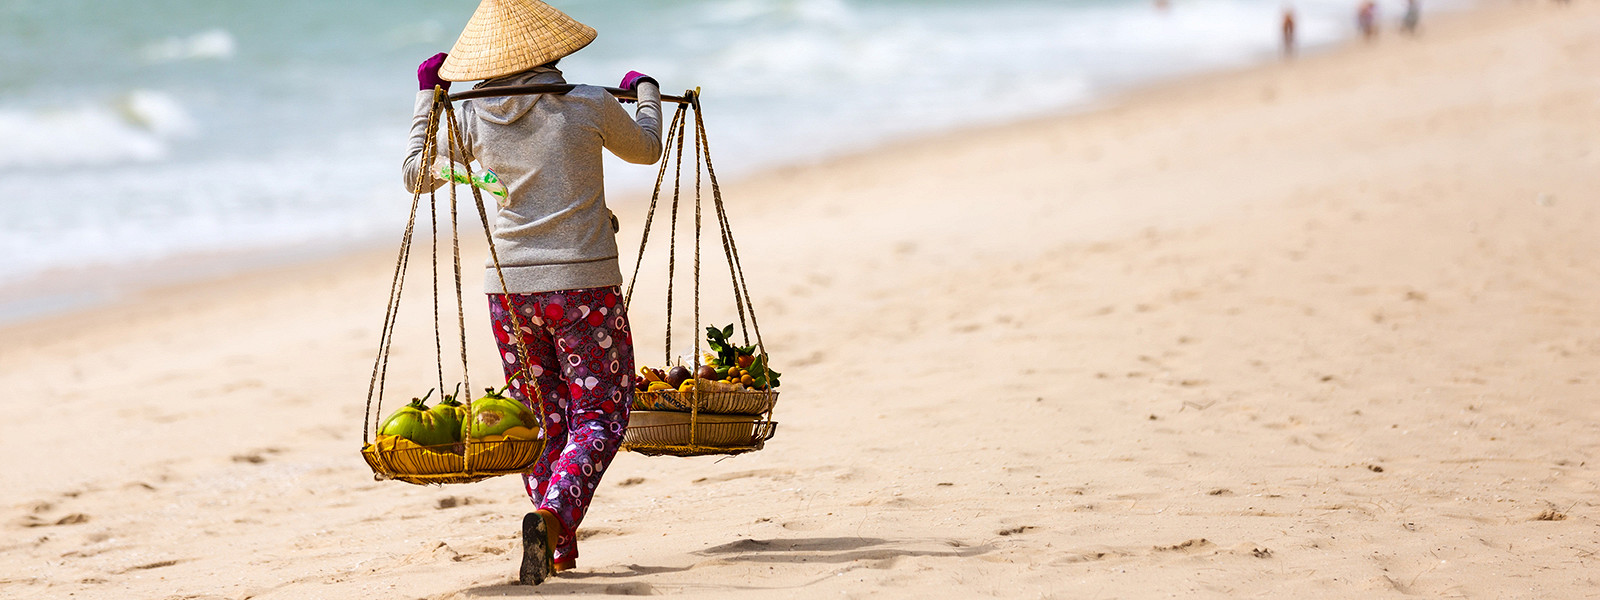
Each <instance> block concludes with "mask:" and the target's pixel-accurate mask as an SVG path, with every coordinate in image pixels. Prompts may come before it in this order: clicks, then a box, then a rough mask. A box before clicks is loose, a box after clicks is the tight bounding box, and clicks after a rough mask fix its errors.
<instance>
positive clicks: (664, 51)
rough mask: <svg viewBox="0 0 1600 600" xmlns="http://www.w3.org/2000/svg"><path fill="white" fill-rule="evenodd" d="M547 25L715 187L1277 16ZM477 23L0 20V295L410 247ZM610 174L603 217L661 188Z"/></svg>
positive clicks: (112, 15) (99, 1) (1181, 66)
mask: <svg viewBox="0 0 1600 600" xmlns="http://www.w3.org/2000/svg"><path fill="white" fill-rule="evenodd" d="M1428 1H1429V3H1428V5H1427V6H1425V8H1427V9H1429V10H1430V11H1431V10H1433V9H1437V8H1444V7H1446V5H1444V4H1443V2H1455V3H1461V2H1465V1H1466V0H1428ZM551 3H552V4H553V5H555V6H557V7H559V8H561V9H563V10H565V11H567V12H568V13H569V14H571V15H573V16H574V17H576V18H578V19H579V20H581V21H583V22H585V23H588V24H590V25H592V26H594V27H595V28H596V29H598V30H599V31H600V37H599V39H598V40H596V41H595V42H594V44H592V45H591V46H590V47H589V48H587V49H585V50H583V51H582V52H579V53H578V54H576V55H573V56H571V57H569V58H567V59H565V60H563V61H562V62H561V68H562V69H563V70H564V71H565V72H566V74H567V77H568V79H569V81H574V82H582V83H592V84H600V85H616V83H617V81H618V80H619V79H620V78H621V76H622V74H623V73H626V72H627V71H629V70H638V71H642V72H645V73H648V74H650V75H652V76H654V77H656V78H657V79H659V80H660V81H661V83H662V87H663V88H664V90H665V91H667V92H669V93H673V92H677V91H679V90H683V89H687V88H692V87H696V86H699V87H702V88H703V92H704V96H703V104H704V107H705V111H706V119H707V126H708V129H709V131H710V135H711V139H712V141H713V143H714V145H713V151H714V152H715V156H716V157H717V158H718V167H719V171H720V172H721V173H722V174H723V175H724V176H730V175H733V176H736V175H738V174H740V173H748V172H751V171H752V170H754V169H759V168H761V167H764V166H770V165H776V164H782V163H786V162H794V161H803V160H810V159H814V158H817V157H821V156H826V155H829V154H833V153H839V152H845V151H852V150H857V149H861V148H865V147H870V146H871V145H873V144H877V143H882V142H884V141H888V140H893V139H896V138H901V137H904V136H912V135H922V134H927V133H930V132H936V131H939V130H943V129H948V128H954V127H965V126H972V125H979V124H984V123H996V122H1003V121H1007V120H1014V119H1018V118H1023V117H1027V116H1032V115H1038V114H1044V113H1050V112H1053V111H1062V110H1066V109H1070V108H1072V107H1075V106H1083V105H1084V104H1085V103H1088V102H1092V101H1093V100H1095V99H1096V98H1100V97H1104V95H1105V94H1107V93H1109V92H1113V91H1116V90H1119V89H1125V88H1127V87H1128V86H1132V85H1137V84H1140V83H1143V82H1149V81H1152V80H1157V79H1160V78H1164V77H1171V76H1175V75H1181V74H1189V73H1196V72H1201V71H1205V70H1214V69H1224V68H1232V67H1238V66H1242V65H1247V64H1250V63H1252V62H1259V61H1266V60H1273V59H1275V58H1276V57H1277V53H1278V43H1279V37H1278V36H1279V29H1278V24H1279V20H1280V18H1281V14H1282V10H1283V7H1284V6H1286V5H1287V4H1286V3H1285V2H1284V1H1283V0H1170V5H1169V6H1168V7H1167V8H1165V9H1161V8H1158V7H1157V6H1156V4H1155V3H1154V1H1153V0H1056V1H1049V0H972V1H964V2H963V1H955V0H670V1H669V0H554V1H552V2H551ZM476 4H477V2H476V1H475V0H339V1H336V2H330V1H328V0H229V1H227V2H217V1H215V0H142V1H141V0H127V1H117V2H106V1H104V0H0V288H4V287H5V286H7V285H10V286H12V287H13V288H16V287H17V286H27V285H31V283H29V282H34V281H40V280H41V278H44V279H47V278H48V275H49V274H51V273H57V272H62V271H64V270H65V271H74V272H80V273H81V272H83V271H84V270H86V269H87V270H90V271H92V270H94V269H111V270H115V269H117V268H119V267H123V266H126V265H133V264H146V265H147V264H150V263H152V262H153V263H158V264H159V263H160V262H161V261H163V260H171V259H172V258H173V257H181V256H193V255H203V254H217V253H229V254H238V253H251V252H254V253H257V254H260V255H272V254H283V253H286V252H287V251H288V249H302V250H303V249H304V248H312V247H325V248H342V247H351V246H359V245H363V244H370V243H372V242H374V241H376V240H378V239H388V238H390V237H397V236H398V232H399V230H400V225H401V224H402V223H403V222H404V218H405V208H404V207H405V206H407V204H408V202H409V194H407V193H406V192H405V191H404V190H403V189H402V188H401V184H400V169H399V165H400V159H401V157H402V154H403V152H404V149H405V142H406V134H407V130H408V126H409V119H410V117H411V111H412V105H413V101H414V98H415V94H416V91H417V90H416V87H415V81H416V80H415V75H414V73H415V68H416V65H417V63H418V62H420V61H421V60H422V59H424V58H427V57H428V56H430V55H432V54H433V53H435V52H440V51H446V50H448V49H449V47H450V45H451V44H452V43H453V42H454V40H455V37H456V35H457V33H458V32H459V31H460V29H461V27H462V26H463V25H464V24H465V22H466V20H467V18H468V16H469V15H470V14H471V13H472V11H473V8H474V7H475V6H476ZM1292 4H1293V5H1294V6H1295V8H1296V11H1297V13H1298V17H1299V19H1298V20H1299V25H1300V27H1299V30H1300V39H1301V41H1302V44H1303V45H1304V46H1305V47H1308V48H1313V49H1314V48H1316V47H1319V46H1326V45H1328V44H1330V43H1333V42H1336V41H1338V40H1341V39H1345V38H1348V37H1350V36H1351V35H1352V32H1353V30H1354V18H1353V17H1354V14H1355V5H1356V1H1355V0H1294V1H1293V2H1292ZM1381 7H1382V8H1381V10H1382V11H1385V14H1386V15H1387V16H1388V17H1389V20H1392V19H1393V18H1398V16H1399V15H1400V14H1401V12H1402V10H1401V5H1400V4H1399V0H1387V1H1386V2H1385V3H1383V4H1382V5H1381ZM462 85H463V87H465V84H462ZM607 171H608V178H607V179H608V181H607V185H608V187H609V188H611V189H612V190H613V191H616V190H621V189H629V188H638V187H642V186H647V185H649V183H651V182H652V181H653V178H654V173H655V171H654V169H653V168H650V167H636V166H630V165H624V164H622V163H620V162H619V161H612V162H609V163H608V164H607ZM25 295H26V294H24V296H25ZM11 297H13V298H15V297H17V296H16V294H12V296H11ZM53 302H54V301H45V302H44V304H46V305H49V304H52V303H53ZM4 304H5V302H4V298H3V297H0V319H4V318H6V317H7V316H8V310H7V307H6V306H4ZM39 304H40V301H39V299H37V298H35V299H33V302H32V303H31V304H30V306H35V307H37V306H38V305H39ZM10 313H12V315H11V316H14V314H15V313H16V310H11V311H10Z"/></svg>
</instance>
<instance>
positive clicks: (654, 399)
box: [633, 390, 778, 416]
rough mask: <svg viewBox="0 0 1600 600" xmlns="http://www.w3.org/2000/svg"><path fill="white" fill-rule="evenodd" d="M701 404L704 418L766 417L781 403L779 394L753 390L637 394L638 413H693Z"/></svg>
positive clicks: (634, 397)
mask: <svg viewBox="0 0 1600 600" xmlns="http://www.w3.org/2000/svg"><path fill="white" fill-rule="evenodd" d="M697 400H698V402H699V408H700V412H701V414H707V413H709V414H713V415H749V416H759V415H765V414H767V412H769V411H771V410H772V407H773V406H774V405H776V404H777V403H778V392H775V391H757V390H750V391H744V392H700V393H699V395H698V396H697V395H696V394H695V393H694V392H678V391H672V390H664V391H660V392H634V394H633V408H634V409H635V410H670V411H677V412H691V411H693V410H694V409H695V402H696V401H697Z"/></svg>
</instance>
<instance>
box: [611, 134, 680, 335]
mask: <svg viewBox="0 0 1600 600" xmlns="http://www.w3.org/2000/svg"><path fill="white" fill-rule="evenodd" d="M688 110H689V105H687V104H681V105H679V106H678V111H677V112H676V113H674V114H673V115H672V125H670V126H668V127H667V138H666V140H665V141H663V142H662V144H661V146H662V148H663V150H664V151H665V153H664V154H662V156H661V170H660V172H658V173H656V187H655V189H654V191H652V192H651V194H650V209H649V210H647V211H645V213H644V233H643V234H642V235H640V236H639V254H638V258H636V259H635V260H634V262H633V277H632V278H630V279H629V280H628V292H627V293H626V294H624V295H623V300H622V304H623V307H624V308H626V307H627V305H629V304H632V303H633V289H634V286H635V285H637V284H638V283H639V267H640V266H642V265H644V247H645V245H646V244H648V243H650V224H651V223H652V222H653V221H654V220H655V216H656V203H657V201H659V200H660V199H661V184H662V182H664V181H666V179H667V165H668V164H669V163H671V162H672V141H673V140H674V139H676V138H677V137H678V136H677V133H678V130H679V126H678V123H680V122H682V120H683V114H684V113H685V112H687V111H688Z"/></svg>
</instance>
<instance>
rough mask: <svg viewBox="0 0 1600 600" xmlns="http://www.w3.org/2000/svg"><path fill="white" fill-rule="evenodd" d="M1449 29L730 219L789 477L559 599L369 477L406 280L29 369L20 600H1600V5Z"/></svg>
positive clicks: (1455, 21) (38, 351)
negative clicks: (363, 438)
mask: <svg viewBox="0 0 1600 600" xmlns="http://www.w3.org/2000/svg"><path fill="white" fill-rule="evenodd" d="M1426 25H1427V30H1426V31H1425V35H1424V36H1423V37H1422V38H1421V39H1417V40H1409V39H1401V38H1397V37H1389V38H1385V39H1383V40H1381V41H1380V42H1379V43H1377V44H1375V45H1371V46H1366V45H1360V46H1354V47H1349V48H1346V49H1343V50H1340V51H1337V52H1334V53H1331V54H1328V55H1324V56H1318V57H1311V58H1306V59H1303V60H1300V61H1298V62H1296V63H1294V64H1289V65H1275V66H1269V67H1264V68H1258V69H1253V70H1249V71H1247V72H1241V73H1234V74H1227V75H1221V76H1212V77H1205V78H1200V79H1199V80H1196V81H1189V82H1183V83H1180V84H1174V85H1168V86H1163V87H1161V88H1159V89H1153V90H1145V91H1142V92H1139V93H1136V94H1132V95H1130V97H1127V98H1123V99H1120V100H1118V101H1117V102H1114V103H1108V104H1112V105H1113V106H1109V107H1107V108H1105V109H1104V110H1099V111H1096V112H1093V113H1091V114H1083V115H1077V116H1061V117H1056V118H1050V119H1043V120H1038V121H1034V122H1028V123H1022V124H1018V125H1014V126H1007V127H1000V128H992V129H985V130H981V131H969V132H961V133H955V134H949V135H943V136H938V137H934V138H930V139H925V140H919V141H917V142H914V143H905V144H901V145H898V146H894V147H889V148H883V149H880V150H877V151H873V152H868V153H864V154H862V155H859V156H851V157H847V158H842V159H839V160H836V161H833V162H830V163H828V164H822V165H815V166H810V167H797V168H791V169H786V170H782V171H779V172H774V173H769V174H766V175H763V176H760V177H757V178H754V179H751V180H748V181H744V182H740V183H737V184H734V185H731V186H730V188H729V190H728V197H729V199H730V202H731V203H732V205H733V206H732V209H731V210H732V217H733V219H734V225H735V227H736V231H737V232H738V233H739V234H740V237H741V240H742V242H743V254H744V261H745V264H746V265H747V267H748V268H749V269H750V275H751V282H750V283H751V286H752V288H753V289H754V291H755V295H756V297H757V300H758V302H759V306H758V308H760V309H761V310H762V313H761V316H762V317H763V318H764V323H763V324H764V326H765V327H764V333H765V334H766V337H767V340H768V343H769V345H770V346H771V347H772V350H773V352H774V354H775V355H776V356H777V359H778V361H777V366H778V367H779V368H780V369H783V370H784V371H785V372H786V377H785V379H784V383H785V386H784V388H785V392H784V396H783V400H782V402H781V403H780V405H779V409H778V414H777V417H778V419H779V420H780V421H781V422H782V426H781V428H780V430H779V432H778V436H777V437H776V438H775V439H774V440H773V441H772V442H771V443H770V445H769V446H768V448H767V449H766V450H765V451H762V452H758V453H755V454H751V455H746V456H741V457H736V458H731V459H727V460H720V461H719V460H716V459H711V458H701V459H673V458H646V457H642V456H639V455H632V454H624V455H622V456H621V457H620V458H619V459H618V460H617V462H616V464H615V466H614V467H613V469H612V471H611V472H610V474H609V475H608V476H607V478H606V485H605V487H604V489H603V490H602V491H601V492H600V493H599V495H598V497H597V501H596V506H595V508H594V509H593V511H592V512H591V514H590V517H589V519H588V521H587V522H586V523H585V526H584V528H583V530H582V534H583V536H584V537H583V542H582V552H583V554H582V558H581V559H580V569H579V570H578V571H576V572H573V573H571V574H569V575H566V576H563V577H561V578H559V579H557V580H555V581H553V582H551V583H549V584H546V585H544V586H541V587H539V588H523V587H518V586H514V585H510V584H511V582H512V579H513V577H514V571H515V569H514V563H515V560H516V553H517V549H516V540H515V539H514V532H515V530H516V528H517V523H518V521H519V519H520V517H521V515H522V513H523V512H525V511H526V510H528V505H527V501H526V499H525V496H524V495H523V493H522V491H521V484H520V483H519V482H518V481H516V480H515V479H513V478H500V479H495V480H490V481H486V482H482V483H477V484H472V485H462V486H446V487H432V488H425V487H416V486H410V485H405V484H401V483H394V482H375V481H373V480H372V478H371V477H370V474H369V473H368V471H367V469H366V467H365V466H364V464H363V463H362V462H361V460H360V458H359V457H358V454H357V450H358V447H359V445H360V434H361V431H360V422H361V412H362V399H363V397H364V391H365V385H366V383H367V369H368V368H369V365H370V362H369V361H370V360H371V353H372V351H373V345H374V343H375V341H376V337H377V328H378V325H379V320H380V317H381V308H382V305H383V296H384V293H385V292H386V289H387V282H388V277H389V272H388V271H389V269H390V265H391V261H392V258H391V257H390V256H389V253H388V251H385V252H382V253H376V252H375V253H370V254H366V255H360V256H354V257H347V258H343V259H340V260H337V261H331V262H328V263H325V264H318V265H310V266H303V267H294V268H285V269H278V270H275V271H266V272H256V273H251V274H248V275H244V276H239V277H234V278H231V279H226V280H222V281H212V282H207V283H205V284H203V285H190V286H185V287H180V288H171V289H164V290H160V291H157V292H153V293H150V294H147V295H145V296H142V297H139V298H137V299H133V300H130V301H126V302H121V303H118V304H117V305H115V306H110V307H106V308H105V309H102V310H98V311H95V312H93V313H89V314H79V315H68V316H64V317H60V318H54V319H50V320H45V321H37V322H34V323H30V324H26V325H21V326H14V327H11V328H8V329H6V330H5V331H4V332H3V333H0V335H3V336H4V344H3V346H0V389H4V390H6V391H7V394H8V398H10V402H9V403H8V407H9V408H8V411H7V413H8V414H7V415H6V418H5V419H3V420H0V449H3V450H4V452H5V454H6V455H7V456H8V457H10V460H8V461H7V463H8V464H7V465H6V468H5V469H4V471H0V489H4V496H3V498H4V501H3V502H0V510H3V511H4V513H3V514H0V523H3V525H0V527H4V530H3V531H4V536H3V538H0V596H3V597H6V598H67V597H76V598H212V597H218V598H245V597H260V598H351V599H355V598H379V597H383V598H466V597H480V596H501V595H505V596H520V595H536V594H541V595H542V594H557V595H559V594H584V595H604V594H612V595H638V594H663V595H680V596H691V597H741V598H742V597H813V596H815V597H823V596H826V597H858V596H873V595H878V596H886V597H970V596H975V595H994V596H1002V597H1027V598H1035V597H1040V598H1155V597H1169V596H1201V597H1219V596H1249V597H1286V596H1291V595H1292V596H1295V597H1315V598H1320V597H1337V598H1355V597H1362V598H1364V597H1380V596H1402V595H1422V596H1428V597H1471V598H1580V597H1597V596H1600V568H1597V567H1600V555H1597V552H1600V402H1597V398H1596V396H1597V391H1600V303H1596V301H1595V298H1596V297H1597V296H1600V266H1597V265H1600V263H1597V262H1596V260H1595V259H1596V257H1600V235H1597V231H1600V212H1597V210H1600V196H1597V190H1600V77H1596V75H1595V74H1596V73H1600V4H1596V3H1594V2H1579V3H1577V4H1575V5H1572V6H1567V7H1561V6H1557V5H1554V4H1549V3H1544V2H1538V3H1534V2H1523V3H1520V4H1514V5H1496V6H1489V7H1486V8H1483V9H1481V10H1477V11H1474V12H1473V13H1471V14H1467V15H1461V16H1456V17H1452V18H1449V19H1440V20H1438V21H1436V22H1430V23H1428V24H1426ZM974 110H981V106H975V107H974ZM710 117H711V119H712V121H711V127H712V132H713V134H714V133H715V131H716V129H715V115H710ZM714 142H715V139H713V147H715V144H714ZM396 200H397V204H398V203H399V202H400V201H401V197H400V196H397V199H396ZM635 204H637V202H636V203H635ZM624 213H625V214H624V215H623V217H624V221H625V222H626V223H628V225H629V227H628V228H627V229H625V230H624V234H625V235H624V239H632V237H633V236H634V235H637V232H638V227H637V224H638V223H639V221H640V215H639V214H638V213H637V211H632V212H629V211H624ZM657 257H659V255H657ZM710 266H711V267H716V264H715V263H710ZM707 273H708V274H711V275H715V274H716V273H717V269H716V268H708V270H707ZM711 279H714V277H712V278H711ZM708 280H709V279H708ZM414 299H415V298H414ZM658 302H659V298H655V299H644V300H641V301H640V302H638V303H637V305H636V307H635V323H636V332H637V336H638V337H639V339H640V344H641V348H640V356H641V359H642V360H643V362H646V363H649V364H660V362H661V361H660V356H661V354H660V353H661V349H660V335H659V333H658V332H659V331H660V328H661V322H662V319H661V317H662V308H661V307H660V306H659V304H657V303H658ZM416 304H417V305H419V306H418V308H416V310H414V311H412V312H410V313H408V314H407V316H406V317H405V318H406V319H408V320H407V321H404V322H403V327H402V332H401V335H402V344H401V349H400V352H399V354H397V357H396V360H397V361H399V362H398V363H397V364H403V365H406V366H404V367H400V368H397V369H396V370H397V371H398V372H396V373H395V374H394V376H393V377H392V378H391V389H393V390H401V391H402V393H407V392H410V391H421V390H423V389H426V388H428V387H431V386H432V385H433V384H432V383H430V380H431V379H432V375H431V371H432V367H431V362H432V361H431V359H432V357H431V354H432V339H431V338H432V336H431V332H429V331H428V330H427V328H426V326H425V323H426V320H425V319H424V318H422V317H423V314H424V313H423V312H422V311H423V310H425V309H424V308H423V307H421V306H420V305H422V304H424V303H422V302H417V303H416ZM469 308H472V309H473V311H474V312H473V314H472V315H471V316H470V319H471V320H470V321H469V329H471V330H472V333H473V334H474V338H473V342H472V344H473V352H474V353H475V360H476V363H475V367H474V368H475V371H476V372H475V380H476V381H479V382H483V383H487V382H489V381H490V380H491V379H497V378H498V373H497V372H496V371H495V369H496V368H497V365H496V363H495V362H494V360H493V356H492V355H489V354H488V353H490V352H491V349H490V348H488V347H487V346H488V344H489V342H488V339H487V336H485V335H482V334H481V332H483V331H484V327H485V326H484V325H483V320H484V317H483V315H482V312H483V311H482V308H481V299H478V298H474V299H473V302H472V304H471V305H470V306H469ZM706 313H707V315H708V316H707V320H716V321H719V322H727V321H730V320H731V319H732V317H731V316H730V315H731V313H730V312H728V308H727V302H710V303H709V304H708V306H707V308H706ZM681 335H687V329H684V330H683V332H682V333H681ZM391 406H392V405H391ZM1589 463H1595V464H1594V465H1590V464H1589Z"/></svg>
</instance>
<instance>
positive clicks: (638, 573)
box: [461, 537, 993, 598]
mask: <svg viewBox="0 0 1600 600" xmlns="http://www.w3.org/2000/svg"><path fill="white" fill-rule="evenodd" d="M913 546H916V547H920V548H921V549H914V548H913ZM930 546H932V547H933V549H929V547H930ZM941 546H942V548H940V547H941ZM992 549H993V548H991V547H990V546H988V545H983V546H968V545H965V544H962V543H961V542H957V541H954V540H936V541H935V540H899V541H896V540H886V539H882V538H862V537H826V538H777V539H767V540H758V539H749V538H747V539H741V540H737V541H734V542H729V543H726V544H722V545H720V546H713V547H710V548H706V549H704V550H699V551H696V552H693V553H691V554H694V555H696V556H703V557H707V558H709V559H711V560H707V561H701V562H698V563H695V564H692V565H689V566H685V567H651V566H644V565H626V566H622V567H618V568H616V569H615V570H606V571H591V572H585V571H574V572H571V573H565V574H562V575H560V576H558V577H556V578H555V579H552V580H550V581H548V582H546V583H545V584H544V585H541V586H538V587H528V586H523V585H517V584H516V583H515V582H512V581H507V582H506V583H503V584H497V585H487V586H477V587H472V588H467V589H465V590H462V593H461V596H463V597H467V598H471V597H476V596H535V595H547V594H605V595H611V596H648V595H653V594H657V593H684V592H692V591H694V590H697V589H699V590H705V591H735V590H751V591H754V590H782V589H798V588H804V587H806V586H809V585H811V584H814V583H817V582H819V581H823V580H826V579H828V578H829V577H832V576H833V572H832V571H834V569H829V572H828V573H825V574H823V575H821V576H820V577H817V578H816V579H813V580H811V581H807V582H805V583H801V584H798V585H787V586H759V585H748V584H736V583H732V582H729V583H725V584H717V583H711V582H703V581H702V582H696V583H662V584H652V583H650V582H649V581H646V580H642V579H640V578H646V577H648V576H651V575H658V574H662V573H681V572H685V571H690V570H694V569H695V568H696V567H700V566H712V565H716V564H728V563H769V564H776V563H789V564H802V563H816V564H844V563H853V562H857V561H866V562H867V563H868V564H867V567H868V568H888V567H889V566H890V565H892V564H893V563H894V562H895V561H896V560H899V559H901V558H905V557H919V556H921V557H926V556H932V557H949V558H967V557H972V556H977V555H980V554H984V553H986V552H989V551H990V550H992ZM629 579H634V580H633V581H627V580H629ZM658 588H660V589H658Z"/></svg>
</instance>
